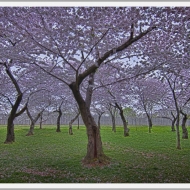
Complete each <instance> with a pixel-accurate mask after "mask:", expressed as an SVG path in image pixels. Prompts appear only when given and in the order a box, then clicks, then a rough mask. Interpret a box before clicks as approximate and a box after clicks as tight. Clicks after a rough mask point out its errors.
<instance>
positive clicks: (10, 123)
mask: <svg viewBox="0 0 190 190" xmlns="http://www.w3.org/2000/svg"><path fill="white" fill-rule="evenodd" d="M11 61H12V60H11ZM3 65H4V66H5V68H6V73H7V75H8V76H9V78H10V80H11V81H12V83H13V85H14V86H15V89H16V91H17V98H16V101H15V103H14V104H12V103H11V104H12V109H11V112H10V114H9V117H8V120H7V136H6V140H5V142H4V143H5V144H9V143H12V142H15V134H14V119H15V117H17V116H19V115H21V114H22V113H23V112H24V111H25V110H26V106H25V107H24V108H23V109H22V110H20V111H19V113H17V110H18V107H19V105H20V103H21V101H22V96H23V94H22V92H21V90H20V87H19V84H18V83H17V81H16V79H15V77H14V75H13V74H12V72H11V70H10V69H9V67H8V66H7V64H6V63H4V64H3Z"/></svg>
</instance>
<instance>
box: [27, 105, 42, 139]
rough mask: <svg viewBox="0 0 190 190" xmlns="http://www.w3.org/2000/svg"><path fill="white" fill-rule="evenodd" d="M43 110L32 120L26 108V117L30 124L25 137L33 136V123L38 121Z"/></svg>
mask: <svg viewBox="0 0 190 190" xmlns="http://www.w3.org/2000/svg"><path fill="white" fill-rule="evenodd" d="M43 111H44V110H42V111H41V112H40V113H39V114H38V115H37V116H36V117H35V118H34V119H33V118H32V115H31V114H30V112H29V110H28V107H27V108H26V113H27V115H28V117H29V118H30V121H31V124H30V129H29V131H28V133H27V134H26V136H32V135H34V127H35V123H36V122H37V121H38V119H39V118H40V117H41V115H42V113H43Z"/></svg>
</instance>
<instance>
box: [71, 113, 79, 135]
mask: <svg viewBox="0 0 190 190" xmlns="http://www.w3.org/2000/svg"><path fill="white" fill-rule="evenodd" d="M79 115H80V112H79V113H78V114H77V115H76V116H75V117H74V118H73V119H71V121H70V122H69V135H73V128H72V124H73V123H74V121H75V120H76V119H77V118H78V117H79Z"/></svg>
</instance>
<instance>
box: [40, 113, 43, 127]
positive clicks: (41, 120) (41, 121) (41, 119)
mask: <svg viewBox="0 0 190 190" xmlns="http://www.w3.org/2000/svg"><path fill="white" fill-rule="evenodd" d="M42 123H43V117H42V115H41V116H40V129H42Z"/></svg>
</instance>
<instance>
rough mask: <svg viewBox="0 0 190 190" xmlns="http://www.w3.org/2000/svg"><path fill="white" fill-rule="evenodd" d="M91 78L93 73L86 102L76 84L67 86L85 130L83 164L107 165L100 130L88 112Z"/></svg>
mask: <svg viewBox="0 0 190 190" xmlns="http://www.w3.org/2000/svg"><path fill="white" fill-rule="evenodd" d="M93 76H94V73H93V75H90V76H89V87H88V89H87V93H86V100H84V99H83V97H82V95H81V94H80V91H79V86H78V85H77V83H76V82H73V83H71V84H70V85H69V87H70V89H71V90H72V92H73V95H74V97H75V99H76V101H77V103H78V106H79V110H80V113H81V116H82V119H83V122H84V124H85V126H86V129H87V136H88V144H87V153H86V156H85V157H84V159H83V163H84V164H89V163H94V162H99V163H107V162H108V160H109V158H108V157H107V156H106V155H105V154H104V152H103V148H102V141H101V136H100V129H99V127H98V126H97V124H96V123H95V121H94V118H93V116H92V115H91V112H90V103H91V97H92V87H91V86H90V85H92V84H93Z"/></svg>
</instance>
